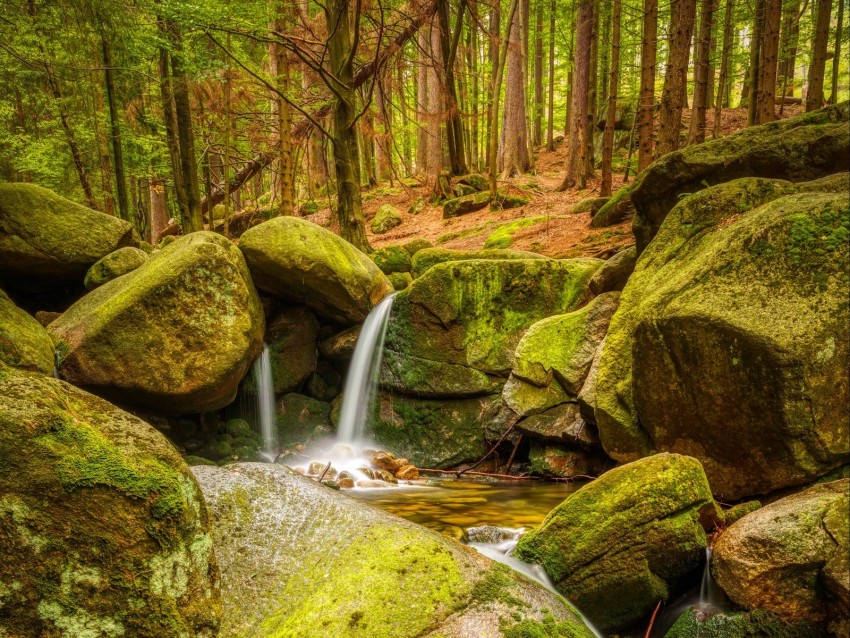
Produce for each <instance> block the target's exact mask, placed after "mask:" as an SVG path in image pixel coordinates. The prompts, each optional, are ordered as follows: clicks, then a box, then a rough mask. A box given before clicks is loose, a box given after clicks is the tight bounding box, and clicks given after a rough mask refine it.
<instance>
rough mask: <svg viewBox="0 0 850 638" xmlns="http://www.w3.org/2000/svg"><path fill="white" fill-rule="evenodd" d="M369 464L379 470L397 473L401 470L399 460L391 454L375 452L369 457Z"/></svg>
mask: <svg viewBox="0 0 850 638" xmlns="http://www.w3.org/2000/svg"><path fill="white" fill-rule="evenodd" d="M369 462H370V463H371V464H372V465H373V466H375V467H376V468H378V469H379V470H389V471H390V472H395V471H397V470H399V469H400V468H401V465H400V463H399V460H398V459H397V458H395V456H394V455H393V454H392V453H391V452H375V453H374V454H372V455H371V456H369Z"/></svg>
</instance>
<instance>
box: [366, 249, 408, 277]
mask: <svg viewBox="0 0 850 638" xmlns="http://www.w3.org/2000/svg"><path fill="white" fill-rule="evenodd" d="M372 261H374V262H375V265H376V266H377V267H378V268H380V269H381V272H382V273H384V274H385V275H391V274H393V273H397V272H408V271H409V270H410V252H408V251H407V250H406V249H405V247H404V246H387V247H385V248H380V249H379V250H376V251H375V252H373V253H372Z"/></svg>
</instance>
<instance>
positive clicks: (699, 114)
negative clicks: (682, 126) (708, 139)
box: [688, 0, 717, 144]
mask: <svg viewBox="0 0 850 638" xmlns="http://www.w3.org/2000/svg"><path fill="white" fill-rule="evenodd" d="M716 4H717V0H708V2H706V3H704V4H703V5H702V11H701V13H700V26H699V37H698V38H697V58H696V65H695V68H694V99H693V105H692V108H691V123H690V127H689V129H688V144H700V143H702V142H703V141H705V112H706V109H707V108H708V90H709V89H708V87H709V82H713V81H714V78H709V73H708V69H709V53H710V45H711V28H712V26H713V25H714V11H715V9H716Z"/></svg>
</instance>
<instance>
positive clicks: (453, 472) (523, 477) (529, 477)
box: [418, 467, 542, 481]
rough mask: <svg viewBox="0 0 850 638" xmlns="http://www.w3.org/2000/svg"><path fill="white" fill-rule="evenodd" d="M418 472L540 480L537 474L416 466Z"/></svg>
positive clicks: (458, 476)
mask: <svg viewBox="0 0 850 638" xmlns="http://www.w3.org/2000/svg"><path fill="white" fill-rule="evenodd" d="M418 469H419V471H420V472H431V473H432V474H454V475H455V476H456V477H457V478H460V477H461V476H462V475H463V474H466V475H469V476H491V477H494V478H503V479H510V480H512V481H540V480H542V479H541V477H539V476H514V475H513V474H494V473H493V472H463V473H462V472H460V471H458V470H428V469H425V468H422V467H420V468H418Z"/></svg>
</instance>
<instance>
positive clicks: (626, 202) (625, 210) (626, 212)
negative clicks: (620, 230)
mask: <svg viewBox="0 0 850 638" xmlns="http://www.w3.org/2000/svg"><path fill="white" fill-rule="evenodd" d="M634 214H635V205H634V203H633V202H632V186H626V187H624V188H621V189H620V190H618V191H617V192H616V193H614V195H613V196H612V197H611V198H610V199H609V200H608V201H607V202H605V203H604V204H603V205H602V206H601V207H600V208H599V209H598V210H597V211H596V212H594V213H593V218H592V219H591V220H590V227H591V228H607V227H609V226H616V225H617V224H621V223H623V222H624V221H626V220H627V219H629V217H632V216H633V215H634Z"/></svg>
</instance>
